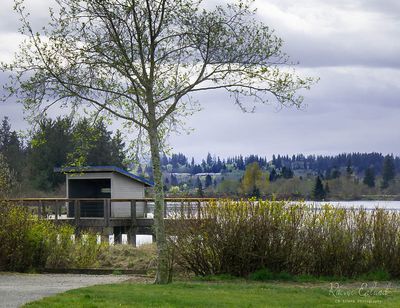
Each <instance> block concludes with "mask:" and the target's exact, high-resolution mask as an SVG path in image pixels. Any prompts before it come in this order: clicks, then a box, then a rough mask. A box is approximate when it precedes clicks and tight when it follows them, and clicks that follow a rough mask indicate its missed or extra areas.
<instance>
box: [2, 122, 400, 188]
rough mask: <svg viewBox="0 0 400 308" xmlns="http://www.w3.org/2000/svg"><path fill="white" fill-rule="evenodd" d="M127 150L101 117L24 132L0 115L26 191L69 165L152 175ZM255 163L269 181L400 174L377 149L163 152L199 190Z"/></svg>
mask: <svg viewBox="0 0 400 308" xmlns="http://www.w3.org/2000/svg"><path fill="white" fill-rule="evenodd" d="M125 151H126V147H125V143H124V141H123V138H122V136H121V133H120V132H119V131H117V132H116V133H115V134H112V132H111V131H109V130H108V129H107V125H106V124H105V123H104V122H103V121H101V120H99V121H98V122H97V123H96V124H95V125H93V124H92V123H89V122H88V121H86V120H81V121H79V122H73V121H72V120H71V119H68V118H58V119H56V120H50V119H44V120H42V121H41V122H40V123H38V125H37V126H36V128H35V129H33V130H32V131H31V132H30V134H29V135H28V137H26V136H25V137H23V136H21V135H19V134H18V133H17V132H16V131H14V130H13V129H12V127H11V124H10V121H9V120H8V118H4V119H3V120H2V122H1V125H0V154H1V155H2V157H3V160H4V161H5V163H6V164H7V166H8V167H9V168H10V170H12V172H13V174H14V175H15V177H16V179H17V181H18V182H19V183H20V184H21V187H23V188H24V192H25V193H26V192H29V191H35V190H36V191H43V192H48V191H54V190H55V189H57V187H58V186H59V185H60V184H61V183H63V181H64V176H63V175H61V174H56V173H54V172H53V169H54V167H60V166H64V165H67V164H74V165H76V164H80V163H81V164H85V165H115V166H118V167H122V168H129V169H131V170H133V172H137V173H139V174H141V175H143V176H146V177H150V178H151V175H152V174H151V168H150V164H142V165H135V164H133V163H130V164H129V163H128V162H127V161H126V155H125V153H126V152H125ZM254 163H257V165H258V167H259V168H260V170H261V171H263V172H265V174H266V176H267V177H268V180H269V182H271V183H272V182H275V181H276V180H277V179H283V180H284V179H292V178H293V177H294V176H297V177H298V178H303V177H309V176H311V177H313V178H315V177H317V176H320V177H321V179H323V180H324V181H326V180H330V179H336V178H339V177H341V176H346V175H353V176H356V177H357V178H359V179H362V181H363V184H365V185H367V186H368V187H374V186H375V178H376V177H380V179H381V180H380V183H379V184H380V186H381V187H382V188H384V189H385V188H387V187H388V186H389V182H390V181H391V180H392V179H393V178H394V177H395V175H396V174H399V173H400V158H399V157H398V156H393V155H386V156H384V155H383V154H381V153H351V154H339V155H331V156H322V155H308V156H305V155H303V154H298V155H292V156H288V155H273V156H272V158H271V159H270V160H268V159H267V157H262V156H258V155H248V156H242V155H238V156H233V157H228V158H220V157H218V156H213V155H212V154H210V153H209V154H208V155H207V156H206V157H205V158H204V159H202V160H201V162H196V161H195V160H194V159H193V158H189V157H187V156H186V155H185V154H182V153H178V154H172V155H170V156H167V155H163V156H162V168H163V171H164V174H165V180H166V186H167V187H168V188H171V187H174V186H177V185H181V184H185V181H188V182H187V183H186V184H187V187H189V188H190V187H194V188H196V187H197V189H198V187H200V186H201V185H203V187H204V188H205V189H206V188H208V187H213V188H216V187H217V186H218V185H219V184H223V185H222V186H224V185H225V186H229V187H228V188H226V187H225V190H227V191H231V190H235V189H236V188H237V186H238V185H241V184H240V183H241V182H240V183H239V182H238V183H239V184H237V183H236V184H235V183H234V182H235V181H241V180H240V179H241V178H242V176H243V174H244V172H245V170H246V168H247V167H248V166H249V165H252V164H254ZM185 173H186V174H189V175H190V177H189V178H184V177H179V179H178V178H177V176H175V175H174V174H185ZM210 174H211V176H210ZM215 174H220V175H219V176H218V175H215ZM232 174H234V175H233V176H230V175H232ZM195 175H198V176H200V178H199V177H198V176H195ZM193 176H194V177H193ZM196 177H197V178H196ZM263 177H264V175H263ZM200 179H201V181H200ZM182 181H183V182H182ZM229 181H231V182H232V183H228V182H229ZM223 182H224V183H223ZM228 184H229V185H228ZM231 186H232V187H231ZM235 187H236V188H235Z"/></svg>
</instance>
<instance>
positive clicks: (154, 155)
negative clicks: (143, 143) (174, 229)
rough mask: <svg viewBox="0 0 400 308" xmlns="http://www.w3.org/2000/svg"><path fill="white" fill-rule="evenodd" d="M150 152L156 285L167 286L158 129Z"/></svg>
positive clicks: (151, 133)
mask: <svg viewBox="0 0 400 308" xmlns="http://www.w3.org/2000/svg"><path fill="white" fill-rule="evenodd" d="M149 139H150V152H151V161H152V165H153V177H154V195H155V198H154V199H155V208H154V232H155V235H156V241H157V257H158V258H157V261H158V264H157V274H156V279H155V283H156V284H166V283H168V282H169V280H170V275H169V266H168V264H169V262H168V247H167V239H166V235H165V226H164V192H163V182H162V173H161V162H160V143H159V140H158V134H157V128H155V127H150V129H149Z"/></svg>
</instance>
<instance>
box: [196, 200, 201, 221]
mask: <svg viewBox="0 0 400 308" xmlns="http://www.w3.org/2000/svg"><path fill="white" fill-rule="evenodd" d="M197 218H198V219H201V204H200V200H198V201H197Z"/></svg>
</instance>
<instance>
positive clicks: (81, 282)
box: [0, 273, 132, 308]
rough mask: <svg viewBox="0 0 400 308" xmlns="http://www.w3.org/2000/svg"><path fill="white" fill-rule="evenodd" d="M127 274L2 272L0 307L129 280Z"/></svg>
mask: <svg viewBox="0 0 400 308" xmlns="http://www.w3.org/2000/svg"><path fill="white" fill-rule="evenodd" d="M130 278H132V276H125V275H118V276H116V275H74V274H14V273H0V308H3V307H4V308H5V307H7V308H11V307H20V306H21V305H23V304H25V303H27V302H31V301H34V300H37V299H40V298H43V297H46V296H50V295H53V294H56V293H61V292H65V291H67V290H71V289H77V288H81V287H86V286H90V285H95V284H106V283H117V282H122V281H125V280H128V279H130Z"/></svg>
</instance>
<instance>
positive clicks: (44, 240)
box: [0, 202, 56, 271]
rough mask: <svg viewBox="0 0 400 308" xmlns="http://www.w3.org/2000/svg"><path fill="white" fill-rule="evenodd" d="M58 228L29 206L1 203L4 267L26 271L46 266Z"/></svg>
mask: <svg viewBox="0 0 400 308" xmlns="http://www.w3.org/2000/svg"><path fill="white" fill-rule="evenodd" d="M55 232H56V229H55V227H54V225H53V224H52V223H51V222H48V221H44V220H38V219H37V218H36V217H35V216H33V215H31V214H30V213H29V211H28V210H27V209H26V208H23V207H21V206H14V205H12V204H9V203H5V202H1V203H0V252H1V254H0V269H2V270H12V271H25V270H28V269H30V268H40V267H44V265H45V263H46V259H47V257H48V255H49V253H50V246H51V243H50V242H51V239H52V238H53V237H54V235H55Z"/></svg>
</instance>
